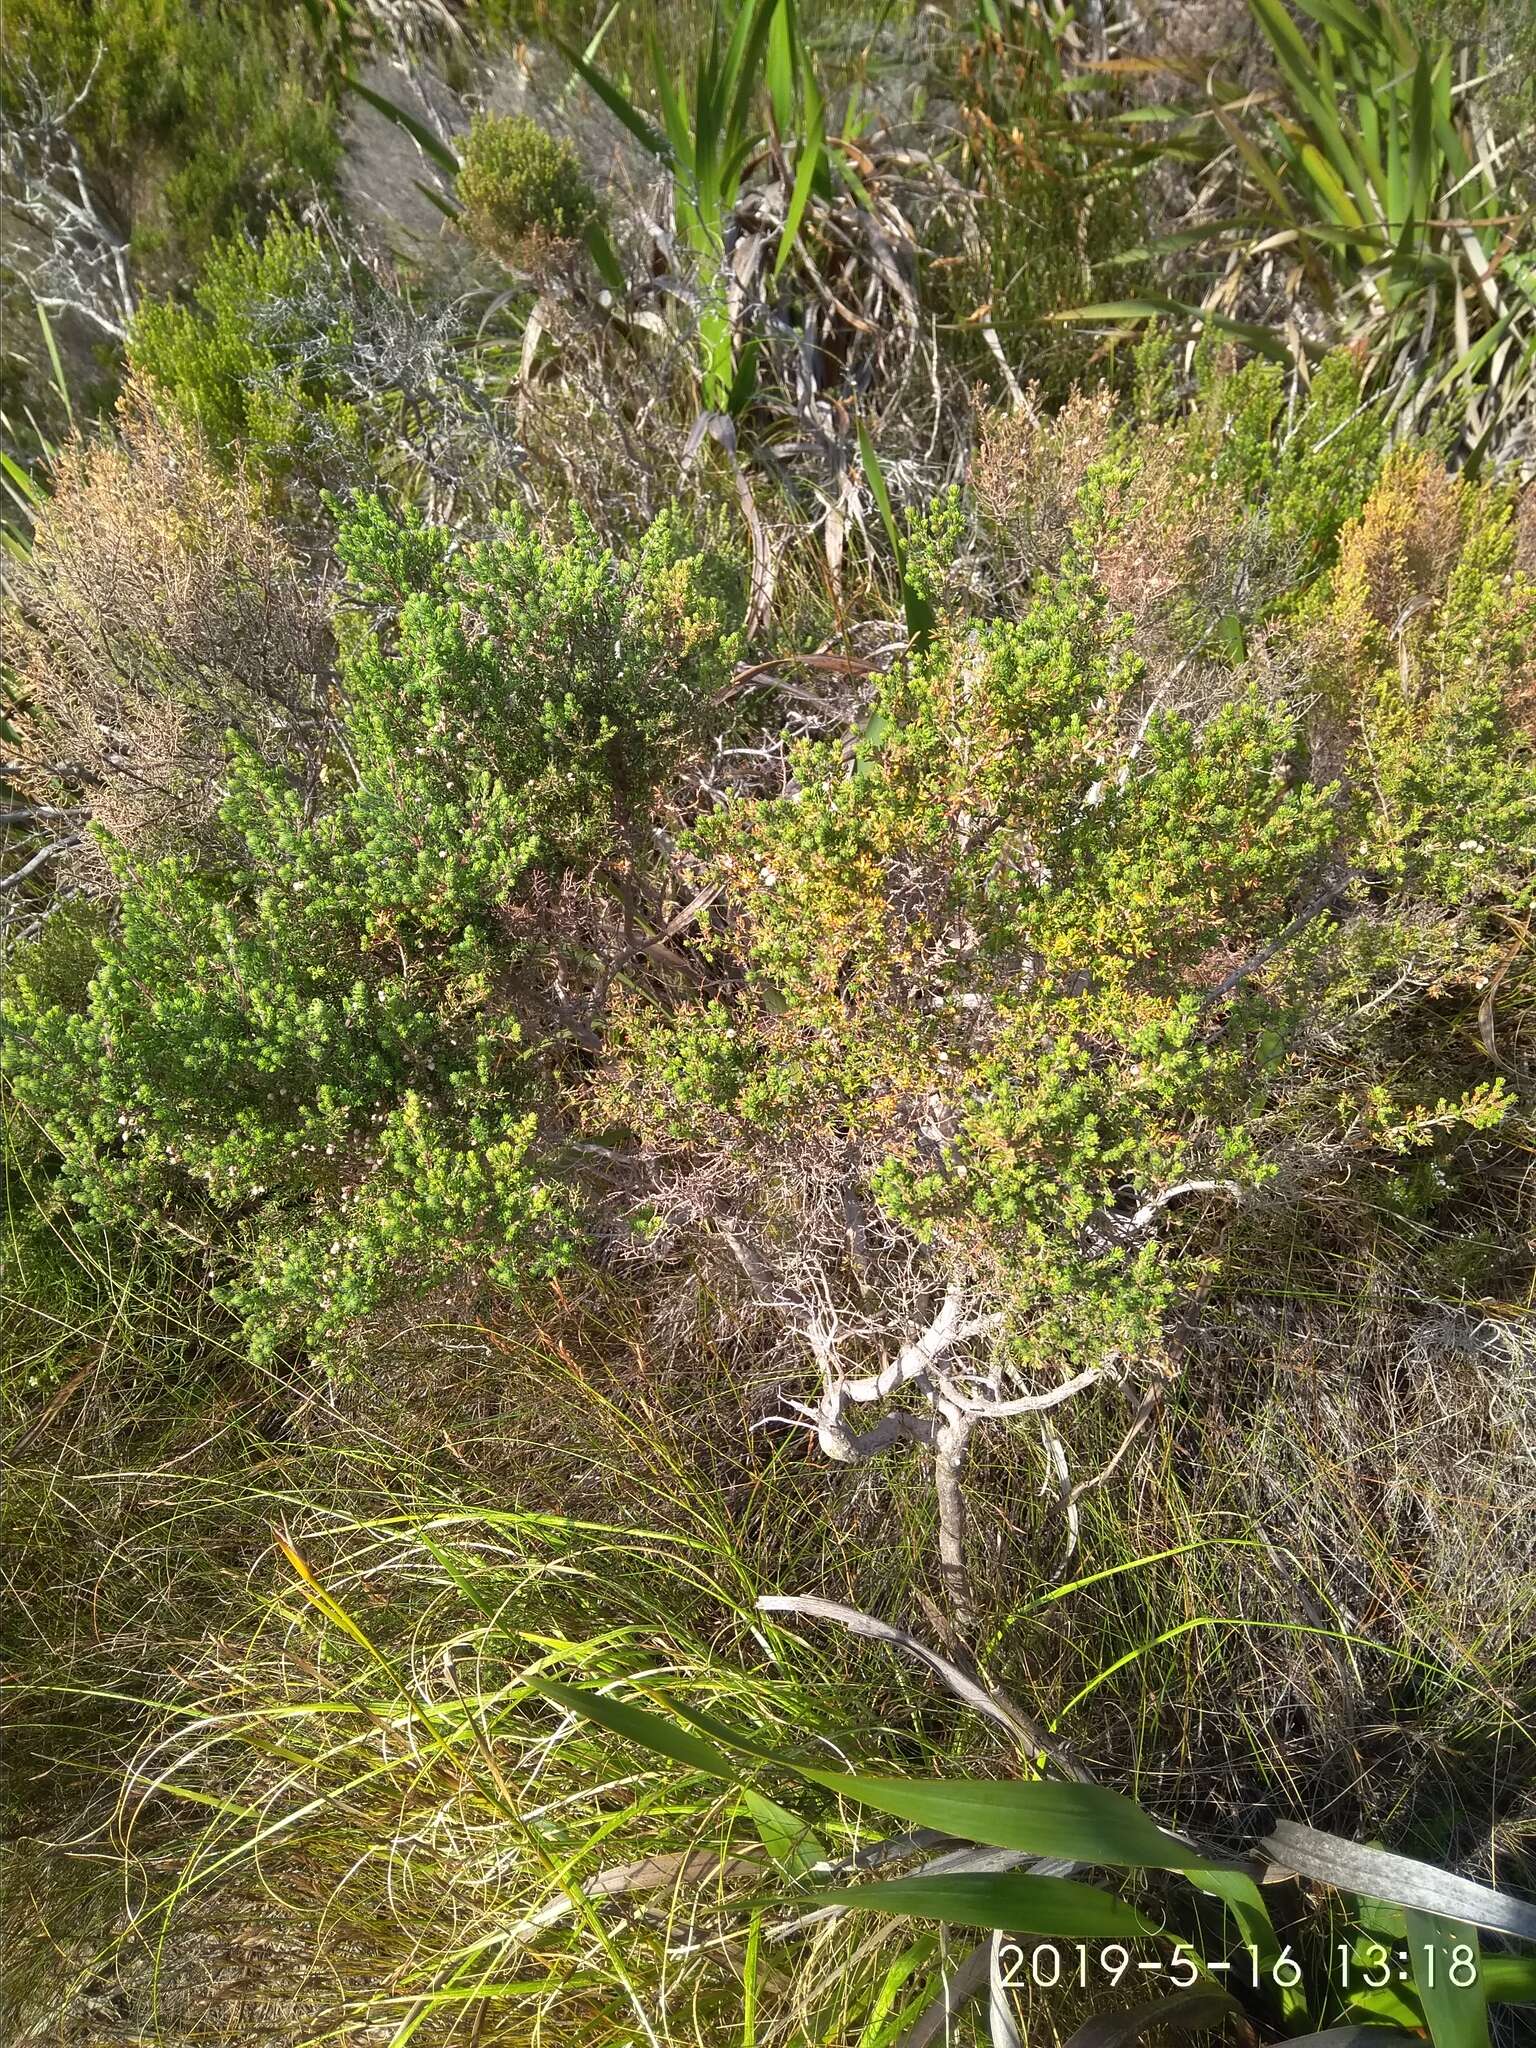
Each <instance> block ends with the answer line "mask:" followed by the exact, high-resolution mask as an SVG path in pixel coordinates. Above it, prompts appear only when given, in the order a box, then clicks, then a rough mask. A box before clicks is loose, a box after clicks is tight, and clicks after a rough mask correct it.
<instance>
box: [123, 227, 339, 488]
mask: <svg viewBox="0 0 1536 2048" xmlns="http://www.w3.org/2000/svg"><path fill="white" fill-rule="evenodd" d="M355 325H356V323H355V316H354V312H353V308H352V305H351V303H350V294H349V292H348V289H347V280H346V278H345V276H344V275H342V274H339V273H338V271H337V269H336V267H335V266H334V265H333V264H332V262H331V261H330V259H329V257H328V255H327V252H326V250H325V248H324V247H323V245H322V244H321V242H320V239H319V237H318V236H317V235H315V234H314V233H313V232H312V231H311V230H309V229H307V228H300V227H296V226H294V225H293V224H292V223H291V222H288V221H279V222H278V223H277V224H276V225H274V226H273V227H272V228H271V230H270V231H269V232H268V233H267V234H266V235H265V236H263V238H262V239H261V241H259V242H253V241H251V240H250V239H249V238H248V237H246V236H244V235H240V236H237V237H235V238H234V239H233V240H230V241H226V242H220V243H217V244H216V245H215V246H214V247H213V249H212V250H211V251H210V252H209V255H208V260H207V262H206V263H205V264H204V265H203V267H202V270H201V272H200V275H199V277H198V281H197V284H196V286H195V288H194V290H193V294H192V300H191V303H190V304H183V303H181V302H180V301H178V300H176V299H167V300H164V301H152V302H151V303H150V304H148V305H146V306H145V307H144V309H143V311H142V312H141V314H140V315H139V318H138V321H137V322H136V324H135V327H134V331H133V335H132V338H131V341H130V344H129V358H128V359H129V363H130V365H131V367H132V368H133V369H134V370H135V371H137V372H138V373H139V374H140V375H141V376H143V377H145V378H146V379H148V380H149V382H150V383H152V384H154V385H156V386H157V387H158V388H159V389H160V390H161V391H162V392H163V393H164V395H165V398H166V400H167V402H168V403H169V405H170V407H171V409H172V411H173V412H174V413H175V414H177V415H178V416H179V417H181V418H182V419H185V420H187V421H188V422H190V423H191V424H193V425H194V426H196V427H197V428H198V429H199V430H200V431H201V432H202V433H203V434H205V435H206V436H207V438H208V441H209V442H210V444H211V445H212V446H213V448H214V449H215V450H217V451H218V453H219V454H220V455H221V456H222V457H223V458H224V460H225V461H227V462H231V463H233V462H235V461H237V460H239V459H241V458H242V457H244V458H246V459H248V460H249V462H250V463H251V465H252V466H253V467H255V468H257V469H267V470H271V471H274V472H276V473H277V474H278V475H279V476H282V475H285V474H292V473H294V472H298V474H299V475H300V476H305V475H308V476H311V477H313V476H314V475H316V474H320V475H323V474H325V470H326V461H327V457H328V456H331V455H332V454H333V453H334V452H337V451H342V452H345V451H348V450H351V449H353V448H355V447H356V445H357V440H358V432H359V421H358V414H357V408H356V406H355V405H354V404H352V403H350V402H349V399H348V396H347V395H346V391H347V386H346V381H345V380H344V378H343V375H342V369H343V366H344V365H345V364H346V363H347V361H348V356H349V351H350V348H351V344H352V341H353V338H354V334H355Z"/></svg>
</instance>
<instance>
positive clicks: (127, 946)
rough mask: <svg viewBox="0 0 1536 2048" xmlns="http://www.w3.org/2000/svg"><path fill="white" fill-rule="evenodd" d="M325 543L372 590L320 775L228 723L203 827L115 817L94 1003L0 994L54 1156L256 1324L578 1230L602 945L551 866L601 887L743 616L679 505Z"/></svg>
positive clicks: (369, 522) (17, 1070)
mask: <svg viewBox="0 0 1536 2048" xmlns="http://www.w3.org/2000/svg"><path fill="white" fill-rule="evenodd" d="M338 548H339V552H340V554H341V557H342V559H343V561H344V563H345V564H346V566H347V569H348V571H349V573H350V577H351V593H350V594H351V597H352V600H353V602H354V603H355V604H356V605H357V606H358V607H360V608H362V611H363V613H364V617H363V618H359V619H353V620H352V621H351V624H350V629H349V630H348V631H347V632H346V633H345V634H344V636H343V637H344V640H345V643H346V645H345V653H344V662H343V672H344V686H345V709H344V717H343V728H342V740H343V747H342V759H340V760H338V762H337V763H336V764H334V765H333V767H332V770H331V771H330V772H331V776H332V780H333V784H340V785H341V787H340V788H339V789H337V791H336V794H335V795H334V797H332V798H331V799H330V800H329V801H328V802H323V803H321V804H318V805H317V804H315V803H314V802H312V801H310V800H307V799H306V796H305V793H304V792H303V791H302V790H301V789H300V788H299V787H298V786H297V785H296V784H295V783H294V782H293V781H292V780H291V779H290V778H289V777H287V776H285V775H284V774H282V773H281V772H280V771H279V770H276V769H274V768H270V767H268V766H266V765H264V764H263V763H261V762H260V761H259V760H258V759H257V758H256V757H255V756H254V755H252V754H251V753H250V751H249V750H248V749H246V748H244V747H242V746H239V745H238V744H237V745H236V747H235V752H234V757H233V761H232V766H231V771H230V781H231V787H230V794H229V796H228V798H227V800H226V802H225V804H224V806H223V808H222V811H221V814H220V822H221V824H222V827H223V835H224V837H223V842H222V844H221V845H219V846H216V847H215V848H214V849H213V851H212V853H211V854H209V855H208V856H206V857H204V858H202V859H196V858H193V857H191V856H187V855H170V856H166V857H164V858H160V859H153V860H145V861H135V860H134V859H133V858H132V857H131V856H130V855H129V854H128V853H127V851H126V850H125V849H124V848H122V847H120V846H118V847H114V846H112V845H111V844H110V842H108V843H107V845H106V848H105V850H106V853H107V857H108V858H109V859H110V860H111V861H112V862H113V863H114V866H115V868H116V872H117V877H118V882H119V887H120V890H121V901H120V904H119V907H118V914H117V918H116V922H115V925H114V927H113V929H112V930H111V931H110V933H108V934H106V935H103V936H102V937H101V938H100V940H99V941H98V952H99V964H98V966H97V969H96V972H95V975H94V977H93V978H92V980H91V981H90V983H89V986H88V989H87V990H86V992H85V995H84V999H83V1001H80V1002H76V1003H69V1002H61V1001H60V1000H58V999H57V997H56V995H54V994H52V993H50V990H49V988H48V986H47V985H46V984H45V983H44V982H43V981H41V980H40V979H38V978H37V977H35V976H34V975H33V974H31V973H29V971H28V968H27V966H26V963H25V961H24V960H23V962H22V963H21V965H20V966H19V967H18V969H17V971H16V974H15V976H14V984H13V992H12V995H11V998H10V1000H9V1001H8V1002H7V1005H6V1024H7V1031H8V1034H9V1035H10V1038H11V1041H12V1056H11V1060H10V1077H11V1083H12V1086H13V1088H14V1090H15V1093H16V1096H17V1098H18V1099H19V1101H20V1102H21V1104H22V1105H23V1107H24V1108H25V1109H26V1110H27V1111H28V1112H29V1113H30V1115H31V1116H32V1117H33V1118H34V1119H35V1120H36V1121H37V1122H38V1123H39V1124H40V1126H41V1127H42V1129H43V1131H44V1133H45V1134H46V1136H47V1138H48V1140H49V1141H50V1143H51V1144H52V1145H53V1146H54V1147H55V1148H56V1150H57V1152H58V1154H59V1155H60V1157H61V1159H62V1162H63V1164H62V1171H63V1174H64V1177H65V1180H66V1182H67V1184H68V1185H69V1186H70V1187H71V1188H72V1189H73V1190H74V1192H75V1193H76V1194H77V1195H78V1197H79V1198H80V1199H81V1200H82V1201H83V1202H84V1203H85V1204H86V1206H87V1207H88V1208H89V1209H90V1210H91V1211H92V1212H93V1213H94V1214H95V1215H96V1216H97V1217H98V1218H101V1219H104V1220H105V1219H111V1220H114V1221H116V1222H117V1223H118V1224H119V1225H122V1226H128V1225H133V1226H138V1225H143V1224H145V1223H152V1222H153V1221H154V1220H155V1219H157V1218H158V1219H159V1220H160V1221H161V1222H162V1223H163V1225H164V1227H165V1228H166V1229H167V1230H169V1231H171V1232H172V1233H173V1234H174V1233H181V1234H185V1233H187V1232H190V1233H192V1235H193V1236H194V1238H196V1239H199V1240H202V1241H205V1242H206V1243H207V1244H208V1245H209V1247H210V1249H211V1250H212V1251H213V1252H214V1254H215V1255H216V1257H218V1258H219V1259H220V1260H221V1261H222V1263H223V1265H224V1268H225V1271H226V1275H227V1289H226V1297H227V1299H228V1301H229V1302H230V1303H231V1305H232V1306H233V1307H234V1308H235V1309H236V1311H237V1312H238V1313H239V1314H240V1315H241V1316H242V1317H243V1318H244V1320H245V1323H246V1326H247V1330H248V1333H249V1336H250V1340H251V1343H252V1346H253V1349H254V1351H255V1352H256V1354H257V1355H258V1356H265V1355H269V1354H270V1353H271V1352H272V1351H273V1350H274V1348H275V1347H276V1346H278V1345H279V1344H282V1343H285V1342H290V1341H291V1342H298V1343H301V1344H303V1345H306V1346H308V1347H309V1348H310V1349H311V1350H312V1351H316V1352H325V1351H327V1350H329V1349H331V1348H332V1347H333V1346H334V1344H335V1340H337V1339H338V1338H339V1337H341V1336H342V1335H343V1333H344V1332H346V1331H347V1330H348V1329H349V1328H351V1327H352V1326H353V1325H354V1324H356V1323H357V1322H358V1321H359V1320H360V1319H361V1318H364V1317H366V1316H368V1315H371V1314H373V1313H374V1312H375V1311H377V1310H379V1309H381V1308H384V1307H386V1306H388V1305H390V1304H392V1303H394V1302H399V1301H408V1300H409V1299H411V1298H412V1297H413V1296H415V1295H418V1294H421V1293H423V1292H426V1291H428V1290H430V1289H432V1288H433V1287H435V1286H437V1285H438V1284H440V1283H443V1282H447V1281H451V1280H455V1279H457V1278H459V1277H460V1276H462V1275H464V1274H466V1273H474V1272H489V1273H490V1274H491V1275H492V1276H493V1277H494V1278H496V1279H497V1280H499V1281H501V1282H502V1283H504V1284H505V1285H507V1286H510V1287H517V1286H522V1285H526V1284H527V1283H528V1282H529V1281H530V1280H532V1279H533V1278H535V1277H536V1276H538V1275H539V1274H542V1273H548V1272H549V1271H551V1270H553V1269H555V1268H557V1267H558V1266H559V1265H560V1264H561V1263H562V1262H563V1261H565V1260H566V1259H568V1258H569V1257H570V1255H571V1253H572V1250H573V1246H574V1243H575V1231H576V1220H575V1214H574V1203H573V1199H572V1197H571V1195H570V1193H569V1191H568V1189H567V1187H566V1185H565V1175H564V1171H563V1167H562V1156H561V1133H562V1127H563V1126H564V1125H565V1124H567V1123H568V1121H569V1119H568V1115H567V1114H566V1111H565V1108H564V1094H565V1092H566V1082H565V1079H564V1076H565V1073H566V1070H567V1069H568V1068H569V1066H570V1064H571V1061H572V1059H573V1057H576V1058H578V1059H579V1040H580V1037H581V1034H582V1029H583V1023H582V1017H581V1014H580V1008H581V995H582V992H583V988H584V986H585V987H588V988H589V987H590V984H591V981H592V978H593V974H594V969H593V967H592V965H591V958H590V954H589V953H587V952H584V949H583V944H582V939H583V934H582V932H581V931H580V929H579V928H578V929H574V930H572V929H563V928H562V925H561V922H560V919H559V918H558V917H557V916H555V915H554V914H553V911H552V905H551V899H552V898H555V897H557V895H558V891H559V890H560V888H561V886H562V884H564V883H567V882H572V880H573V878H574V885H575V887H577V888H578V889H585V890H586V891H588V892H589V893H591V894H595V895H599V896H600V895H601V893H602V891H603V889H604V887H605V885H606V886H607V887H608V888H610V889H616V888H618V886H619V884H618V882H617V881H616V880H615V879H614V878H615V876H616V875H618V874H621V873H622V871H623V868H624V866H625V863H626V860H627V859H631V860H632V858H633V854H632V852H631V853H630V854H628V855H627V854H626V851H625V849H626V847H628V846H630V845H631V843H632V842H635V841H637V840H638V839H640V838H642V837H643V831H642V828H643V824H644V820H645V817H646V815H647V812H648V810H649V808H650V806H651V804H652V802H653V801H654V799H655V797H656V795H657V792H658V790H659V788H660V787H661V786H662V785H663V784H664V782H665V780H666V778H667V775H668V773H669V771H670V770H671V769H672V767H673V766H674V765H675V763H676V762H677V760H678V758H679V756H680V754H681V752H682V750H683V749H684V748H685V747H686V746H688V745H689V744H690V743H691V742H692V741H693V740H694V739H695V738H696V737H697V736H698V735H699V734H700V733H701V732H702V731H703V730H704V728H705V726H706V725H707V722H708V718H709V705H710V701H711V697H712V695H713V692H714V690H715V689H716V688H717V686H718V684H719V682H720V681H721V680H722V678H723V675H724V674H725V673H726V672H727V665H728V663H729V659H730V653H731V648H732V638H731V634H730V631H729V622H728V609H729V598H728V595H721V594H720V593H719V592H717V591H716V590H715V589H714V588H712V586H711V570H710V565H709V563H708V561H707V559H706V558H702V557H700V556H698V555H697V554H694V553H692V552H690V550H689V547H688V545H687V542H686V537H685V536H684V535H683V533H682V532H681V531H680V530H679V529H678V528H677V527H676V526H675V525H674V524H672V523H670V522H668V521H662V522H659V523H658V524H657V525H656V526H655V527H654V528H653V529H652V531H651V532H650V534H649V535H648V536H647V537H646V539H645V541H644V543H643V544H642V546H641V547H640V549H639V550H638V551H637V553H636V555H635V556H634V558H633V559H632V560H630V561H627V562H624V563H616V562H615V561H613V560H612V559H611V558H610V557H609V556H608V555H607V554H606V553H605V552H604V551H603V549H602V548H601V547H600V546H599V544H598V543H597V541H596V540H595V539H594V537H593V536H592V535H591V534H590V533H589V532H587V531H585V530H582V531H580V532H578V535H577V538H576V539H575V540H574V541H573V542H572V543H571V544H570V545H569V546H567V547H565V548H562V549H559V550H551V549H549V548H547V547H546V546H545V545H544V544H543V543H542V542H541V541H540V540H538V539H537V538H536V537H535V536H534V535H533V534H532V533H531V532H530V531H528V530H527V529H526V528H524V527H522V526H520V525H518V524H517V523H515V522H514V523H512V524H510V525H507V526H505V527H504V528H503V529H502V530H500V531H498V532H497V533H496V534H495V535H493V537H491V538H490V539H488V540H486V541H483V542H480V543H465V542H461V541H458V540H456V539H455V538H454V537H453V536H452V534H451V533H450V532H449V531H448V530H446V529H441V528H433V527H429V526H427V525H425V524H424V523H422V522H421V521H420V520H418V519H415V518H406V519H404V520H400V519H396V518H394V517H392V516H391V515H390V514H389V513H387V512H386V511H385V509H384V508H383V506H382V505H381V504H380V503H379V502H378V501H377V500H369V501H364V502H363V503H361V504H360V505H359V506H358V507H357V508H356V510H355V511H354V512H353V513H352V514H350V515H349V516H348V517H347V518H346V519H345V520H344V522H343V524H342V528H341V533H340V537H339V541H338ZM578 906H579V898H578V899H573V901H572V902H570V903H567V904H566V905H565V906H564V907H565V908H567V909H568V910H569V911H570V913H571V916H572V918H573V921H576V922H578V923H579V920H578V919H577V917H576V910H577V907H578ZM583 978H585V980H584V979H583Z"/></svg>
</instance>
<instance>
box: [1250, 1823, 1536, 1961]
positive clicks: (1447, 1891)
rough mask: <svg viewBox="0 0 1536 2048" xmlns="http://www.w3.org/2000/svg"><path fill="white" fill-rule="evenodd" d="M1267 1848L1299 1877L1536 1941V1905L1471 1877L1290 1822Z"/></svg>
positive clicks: (1268, 1841)
mask: <svg viewBox="0 0 1536 2048" xmlns="http://www.w3.org/2000/svg"><path fill="white" fill-rule="evenodd" d="M1262 1847H1263V1849H1264V1851H1265V1853H1266V1854H1267V1855H1268V1856H1269V1857H1270V1859H1271V1861H1273V1862H1274V1863H1277V1864H1278V1865H1279V1866H1280V1867H1281V1869H1283V1870H1293V1871H1295V1872H1296V1874H1297V1876H1298V1877H1311V1878H1317V1879H1319V1880H1320V1881H1321V1882H1322V1883H1323V1884H1331V1885H1334V1886H1336V1887H1337V1889H1338V1890H1340V1891H1345V1892H1357V1893H1359V1894H1360V1896H1361V1897H1362V1898H1368V1899H1381V1900H1384V1901H1385V1902H1386V1904H1388V1905H1390V1906H1411V1907H1413V1908H1414V1909H1416V1910H1417V1911H1418V1912H1421V1913H1436V1914H1439V1915H1440V1916H1441V1917H1442V1918H1444V1919H1447V1920H1461V1921H1464V1922H1465V1923H1466V1924H1467V1926H1469V1927H1487V1928H1491V1929H1492V1930H1493V1931H1494V1932H1495V1933H1497V1934H1509V1935H1513V1936H1514V1938H1515V1939H1516V1940H1517V1941H1536V1906H1533V1905H1530V1904H1528V1903H1527V1902H1526V1901H1525V1900H1524V1899H1512V1898H1511V1897H1510V1896H1509V1894H1508V1893H1507V1892H1496V1891H1494V1890H1493V1889H1492V1887H1491V1886H1489V1885H1485V1884H1475V1883H1474V1882H1473V1881H1472V1879H1471V1878H1469V1877H1457V1876H1455V1875H1454V1874H1453V1873H1452V1872H1450V1871H1448V1870H1438V1869H1436V1867H1435V1865H1434V1864H1432V1863H1420V1862H1417V1861H1416V1860H1415V1859H1414V1858H1413V1857H1411V1856H1393V1855H1391V1854H1389V1852H1388V1851H1387V1850H1385V1849H1372V1848H1367V1847H1366V1846H1365V1845H1364V1844H1363V1843H1360V1842H1347V1841H1345V1839H1344V1838H1343V1836H1342V1835H1328V1834H1322V1833H1320V1832H1319V1831H1318V1830H1317V1829H1315V1828H1304V1827H1300V1826H1298V1825H1297V1823H1296V1822H1294V1821H1288V1820H1282V1821H1278V1822H1277V1823H1276V1824H1275V1827H1274V1830H1273V1832H1272V1833H1271V1834H1269V1835H1268V1836H1266V1838H1265V1840H1264V1842H1263V1844H1262Z"/></svg>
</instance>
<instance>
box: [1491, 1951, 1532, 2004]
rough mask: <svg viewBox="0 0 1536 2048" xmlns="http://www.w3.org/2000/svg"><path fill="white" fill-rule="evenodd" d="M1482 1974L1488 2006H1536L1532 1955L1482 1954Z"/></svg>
mask: <svg viewBox="0 0 1536 2048" xmlns="http://www.w3.org/2000/svg"><path fill="white" fill-rule="evenodd" d="M1482 1977H1483V1996H1484V1997H1485V1998H1486V1999H1487V2000H1488V2001H1489V2003H1490V2004H1491V2005H1536V1956H1484V1957H1483V1970H1482Z"/></svg>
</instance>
